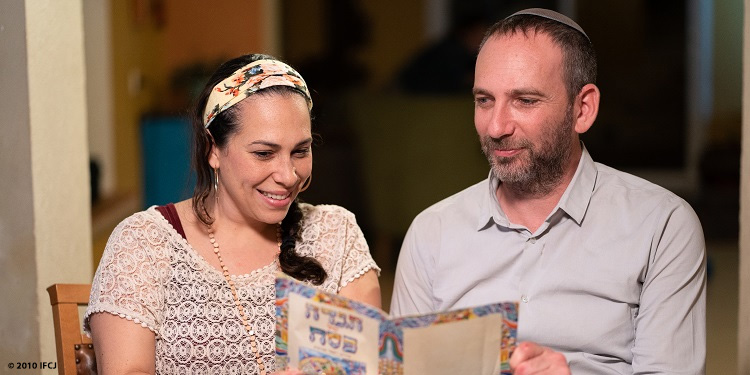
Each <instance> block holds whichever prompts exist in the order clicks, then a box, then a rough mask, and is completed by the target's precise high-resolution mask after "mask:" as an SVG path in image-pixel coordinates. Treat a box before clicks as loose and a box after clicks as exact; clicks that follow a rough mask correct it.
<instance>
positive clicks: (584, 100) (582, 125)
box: [573, 83, 600, 134]
mask: <svg viewBox="0 0 750 375" xmlns="http://www.w3.org/2000/svg"><path fill="white" fill-rule="evenodd" d="M599 95H600V93H599V88H598V87H596V85H595V84H593V83H589V84H586V85H585V86H583V87H582V88H581V91H580V92H579V93H578V95H577V96H576V98H575V105H574V107H573V110H574V121H575V131H576V133H578V134H583V133H585V132H587V131H588V130H589V128H591V125H593V124H594V120H596V115H597V114H598V113H599Z"/></svg>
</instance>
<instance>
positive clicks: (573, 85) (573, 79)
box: [479, 14, 597, 102]
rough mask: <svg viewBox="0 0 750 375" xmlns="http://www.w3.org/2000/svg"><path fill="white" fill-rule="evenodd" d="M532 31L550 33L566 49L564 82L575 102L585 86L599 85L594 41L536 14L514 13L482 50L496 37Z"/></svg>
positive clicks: (487, 35) (490, 33) (499, 24)
mask: <svg viewBox="0 0 750 375" xmlns="http://www.w3.org/2000/svg"><path fill="white" fill-rule="evenodd" d="M531 32H533V33H544V34H547V35H548V36H550V38H552V41H553V42H554V43H555V44H557V45H558V46H559V47H560V48H561V49H562V52H563V69H564V74H565V76H564V77H563V79H564V80H565V87H566V89H567V91H568V99H569V100H570V101H571V102H572V100H573V99H574V98H575V97H576V95H578V93H579V92H580V91H581V89H582V88H583V86H584V85H586V84H589V83H594V84H595V83H596V69H597V67H596V52H595V51H594V46H593V45H592V44H591V41H590V40H589V39H588V37H587V36H586V34H584V33H583V32H582V31H579V30H577V29H575V28H574V27H572V26H570V25H568V24H565V23H563V22H561V21H558V20H554V19H551V18H547V17H542V16H538V15H533V14H513V15H511V16H509V17H508V18H505V19H503V20H501V21H498V22H497V23H495V24H494V25H492V26H491V27H490V28H489V29H488V30H487V32H486V33H485V35H484V39H482V43H480V45H479V49H480V50H481V49H482V47H484V44H485V43H486V42H487V40H488V39H489V38H491V37H493V36H510V35H513V34H516V33H523V34H524V35H528V34H529V33H531Z"/></svg>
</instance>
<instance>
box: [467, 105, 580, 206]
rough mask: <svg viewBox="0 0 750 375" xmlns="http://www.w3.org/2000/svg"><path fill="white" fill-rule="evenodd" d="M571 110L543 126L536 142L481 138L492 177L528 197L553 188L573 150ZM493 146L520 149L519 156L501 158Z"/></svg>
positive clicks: (504, 138) (548, 191)
mask: <svg viewBox="0 0 750 375" xmlns="http://www.w3.org/2000/svg"><path fill="white" fill-rule="evenodd" d="M572 109H573V108H572V106H571V107H569V108H568V110H567V111H566V112H565V117H564V118H563V119H562V120H561V121H559V122H558V123H556V124H551V125H550V124H549V123H548V124H545V125H544V126H543V127H544V129H545V130H546V131H548V132H549V133H547V135H546V137H545V138H544V139H542V140H541V142H540V144H538V145H534V144H533V143H531V141H529V140H528V139H523V138H522V139H511V138H509V137H501V138H499V139H494V138H492V137H489V136H484V137H482V138H481V139H480V142H481V144H482V152H484V155H485V156H487V160H489V162H490V166H491V167H492V173H493V174H494V175H495V177H497V178H498V179H499V180H500V181H502V182H503V183H504V184H507V187H509V188H510V189H512V190H513V191H515V192H516V193H518V194H520V195H524V196H529V197H538V196H543V195H546V194H548V193H550V192H551V191H552V190H553V189H554V188H555V187H557V185H558V184H559V183H560V181H561V179H562V176H563V174H564V173H565V165H566V164H567V162H568V161H569V158H570V155H571V153H572V151H573V146H572V142H571V139H570V137H571V133H572V132H573V111H572ZM496 149H523V151H522V152H521V153H520V154H519V155H514V156H510V157H502V156H495V155H493V151H494V150H496Z"/></svg>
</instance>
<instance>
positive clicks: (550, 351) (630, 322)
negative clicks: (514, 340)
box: [391, 9, 706, 375]
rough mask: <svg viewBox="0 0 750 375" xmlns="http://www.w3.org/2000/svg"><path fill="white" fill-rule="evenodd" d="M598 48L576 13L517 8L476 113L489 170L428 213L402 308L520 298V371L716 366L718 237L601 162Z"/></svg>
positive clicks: (415, 233)
mask: <svg viewBox="0 0 750 375" xmlns="http://www.w3.org/2000/svg"><path fill="white" fill-rule="evenodd" d="M595 79H596V58H595V54H594V50H593V47H592V45H591V42H590V40H589V39H588V36H587V35H586V34H585V33H584V31H583V30H582V29H581V28H580V26H578V25H577V24H576V23H575V22H573V21H572V20H570V19H569V18H567V17H565V16H563V15H561V14H558V13H556V12H552V11H549V10H544V9H529V10H525V11H521V12H518V13H515V14H513V15H512V16H510V17H508V18H506V19H505V20H502V21H500V22H498V23H497V24H495V25H494V26H492V27H491V28H490V30H489V31H488V33H487V35H486V37H485V39H484V41H483V42H482V44H481V45H480V50H479V55H478V56H477V62H476V71H475V79H474V89H473V91H474V99H475V110H474V122H475V126H476V130H477V133H478V134H479V138H480V141H481V145H482V150H483V151H484V153H485V155H486V156H487V158H488V160H489V162H490V166H491V172H490V174H489V177H488V178H487V179H486V180H484V181H482V182H480V183H478V184H476V185H474V186H471V187H469V188H468V189H466V190H464V191H462V192H460V193H458V194H456V195H453V196H451V197H449V198H447V199H445V200H443V201H441V202H439V203H437V204H435V205H433V206H432V207H430V208H428V209H427V210H425V211H424V212H422V213H421V214H420V215H419V216H417V218H415V219H414V222H413V223H412V226H411V227H410V229H409V231H408V233H407V235H406V238H405V240H404V244H403V247H402V249H401V254H400V256H399V261H398V267H397V270H396V280H395V285H394V293H393V300H392V302H391V312H392V313H393V314H394V315H405V314H412V313H425V312H429V311H438V310H448V309H454V308H461V307H469V306H474V305H480V304H485V303H490V302H495V301H505V300H515V301H520V312H519V325H518V336H519V337H518V339H519V341H521V342H522V343H521V344H520V345H519V346H518V347H517V349H516V351H515V352H514V353H513V356H512V357H511V367H512V369H514V371H515V374H569V373H573V374H576V375H577V374H634V373H637V374H645V373H648V374H662V373H664V374H701V373H703V372H704V367H705V335H706V332H705V290H706V289H705V286H706V284H705V283H706V282H705V244H704V239H703V232H702V229H701V226H700V222H699V221H698V218H697V217H696V215H695V213H694V212H693V210H692V209H691V208H690V206H689V205H688V204H687V203H686V202H685V201H684V200H682V199H681V198H679V197H677V196H676V195H674V194H673V193H671V192H669V191H667V190H665V189H663V188H661V187H659V186H656V185H654V184H652V183H649V182H647V181H645V180H643V179H640V178H638V177H635V176H632V175H629V174H626V173H623V172H620V171H617V170H614V169H612V168H609V167H607V166H604V165H601V164H598V163H595V162H594V161H593V160H592V159H591V156H590V155H589V153H588V152H587V151H586V149H585V147H584V146H583V144H582V143H581V142H580V140H579V135H580V134H582V133H584V132H586V131H587V130H588V129H589V127H591V125H592V124H593V123H594V120H595V118H596V115H597V112H598V108H599V89H598V88H597V86H596V85H595Z"/></svg>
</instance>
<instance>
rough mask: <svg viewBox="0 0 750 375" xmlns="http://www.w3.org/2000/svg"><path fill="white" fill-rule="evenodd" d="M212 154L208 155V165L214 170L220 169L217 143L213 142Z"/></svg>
mask: <svg viewBox="0 0 750 375" xmlns="http://www.w3.org/2000/svg"><path fill="white" fill-rule="evenodd" d="M211 143H212V146H211V153H210V154H209V155H208V165H210V166H211V168H213V169H218V168H219V167H220V165H219V148H218V147H216V143H214V142H211Z"/></svg>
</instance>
